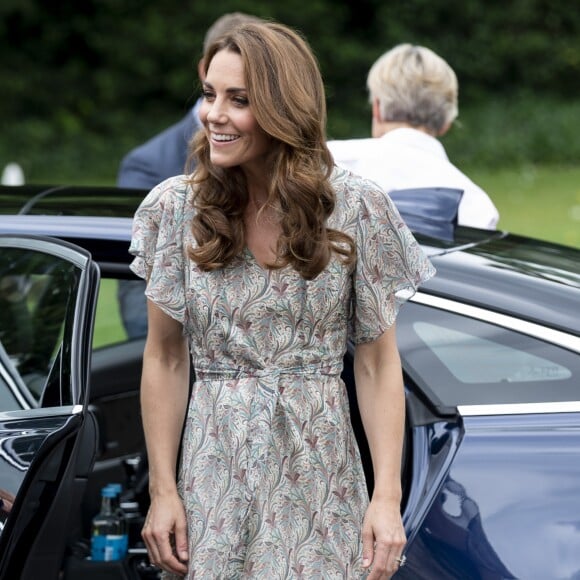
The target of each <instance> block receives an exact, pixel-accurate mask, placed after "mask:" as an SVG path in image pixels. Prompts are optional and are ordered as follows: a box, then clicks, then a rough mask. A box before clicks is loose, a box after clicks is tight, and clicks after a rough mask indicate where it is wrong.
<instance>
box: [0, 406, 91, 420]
mask: <svg viewBox="0 0 580 580" xmlns="http://www.w3.org/2000/svg"><path fill="white" fill-rule="evenodd" d="M82 412H83V406H82V405H63V406H62V407H38V408H36V409H25V410H22V411H0V421H9V420H13V419H38V418H41V417H60V416H70V415H80V414H81V413H82Z"/></svg>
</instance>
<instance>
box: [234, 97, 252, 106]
mask: <svg viewBox="0 0 580 580" xmlns="http://www.w3.org/2000/svg"><path fill="white" fill-rule="evenodd" d="M234 103H236V105H239V106H241V107H246V106H247V105H248V103H249V101H248V99H247V98H246V97H234Z"/></svg>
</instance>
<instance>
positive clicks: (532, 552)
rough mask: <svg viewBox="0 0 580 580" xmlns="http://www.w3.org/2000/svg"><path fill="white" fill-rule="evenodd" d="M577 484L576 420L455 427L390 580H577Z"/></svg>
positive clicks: (561, 417) (563, 416)
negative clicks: (439, 477)
mask: <svg viewBox="0 0 580 580" xmlns="http://www.w3.org/2000/svg"><path fill="white" fill-rule="evenodd" d="M579 481H580V420H579V415H578V414H570V413H553V414H540V415H535V414H531V415H513V416H503V417H502V418H501V420H498V418H497V417H494V416H481V417H468V418H464V435H463V440H462V442H461V445H460V447H459V449H458V451H457V453H456V455H455V457H454V459H453V463H452V465H451V466H450V469H449V471H448V473H447V475H446V477H445V479H444V481H443V485H442V486H441V488H440V490H439V493H438V495H437V497H436V498H435V501H434V502H433V504H432V506H431V508H430V510H429V511H428V513H427V514H426V516H425V518H424V520H423V522H422V524H421V527H420V529H419V530H418V532H417V534H416V537H415V538H414V539H413V540H412V541H411V542H410V545H409V547H408V550H407V557H408V562H409V563H408V565H407V566H406V567H405V568H404V569H403V570H401V572H399V573H398V574H397V578H409V579H410V578H413V579H423V578H425V579H426V578H437V579H440V580H446V579H449V580H451V579H458V578H522V579H523V578H525V579H526V580H544V579H547V578H553V579H557V578H577V577H578V575H579V574H580V550H579V549H578V546H580V493H579V489H578V482H579Z"/></svg>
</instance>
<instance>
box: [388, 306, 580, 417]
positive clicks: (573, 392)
mask: <svg viewBox="0 0 580 580" xmlns="http://www.w3.org/2000/svg"><path fill="white" fill-rule="evenodd" d="M397 338H398V342H399V349H400V351H401V357H402V359H403V366H404V368H405V371H406V373H407V375H408V377H409V378H410V379H411V380H413V381H414V382H415V383H416V385H417V386H418V388H419V389H420V390H422V391H423V392H424V393H425V394H426V395H427V396H428V398H430V399H431V400H432V401H433V403H434V404H435V405H437V406H443V407H455V406H457V405H478V404H498V403H542V402H552V401H554V402H556V401H576V400H578V392H577V391H578V384H579V383H580V357H578V355H577V354H575V353H573V352H570V351H568V350H566V349H564V348H561V347H559V346H556V345H553V344H551V343H548V342H545V341H543V340H540V339H538V338H534V337H530V336H527V335H524V334H521V333H519V332H516V331H513V330H511V329H509V328H503V327H500V326H496V325H494V324H490V323H487V322H483V321H480V320H475V319H472V318H469V317H467V316H462V315H460V314H455V313H452V312H447V311H444V310H439V309H437V308H432V307H429V306H424V305H420V304H416V303H412V302H411V303H409V304H407V305H405V307H404V308H403V309H402V310H401V313H400V315H399V317H398V319H397Z"/></svg>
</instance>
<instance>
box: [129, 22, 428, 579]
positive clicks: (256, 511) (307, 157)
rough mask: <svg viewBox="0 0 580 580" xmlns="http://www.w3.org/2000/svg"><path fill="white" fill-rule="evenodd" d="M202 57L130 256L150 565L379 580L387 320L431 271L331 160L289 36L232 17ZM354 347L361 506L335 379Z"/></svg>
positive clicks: (395, 546) (389, 535)
mask: <svg viewBox="0 0 580 580" xmlns="http://www.w3.org/2000/svg"><path fill="white" fill-rule="evenodd" d="M203 60H204V63H205V70H204V75H203V76H204V81H203V104H202V105H201V110H200V119H201V122H202V124H203V127H204V130H203V131H200V132H198V133H197V135H196V140H195V142H194V143H193V145H192V155H194V156H195V158H196V160H197V162H198V163H197V165H196V169H195V171H194V172H193V173H192V174H191V175H187V176H177V177H174V178H170V179H168V180H166V181H164V182H162V183H161V184H159V185H158V186H157V187H156V188H154V189H153V190H152V191H151V192H150V193H149V195H148V196H147V197H146V198H145V200H144V201H143V203H142V204H141V206H140V208H139V209H138V210H137V213H136V214H135V219H134V229H133V240H132V245H131V253H133V254H134V255H135V256H136V258H135V260H134V262H133V264H132V269H133V271H134V272H135V273H136V274H137V275H139V276H140V277H142V278H145V279H146V280H147V290H146V296H147V298H148V320H149V333H148V336H147V343H146V348H145V353H144V359H143V379H142V386H141V400H142V412H143V425H144V429H145V438H146V442H147V453H148V458H149V464H150V489H151V505H150V508H149V513H148V516H147V519H146V522H145V526H144V528H143V538H144V540H145V543H146V545H147V549H148V553H149V556H150V559H151V561H152V562H153V563H154V564H156V565H159V566H160V567H161V568H162V569H163V570H165V571H166V572H168V573H170V574H174V575H181V576H183V575H186V577H187V578H190V579H192V578H194V577H198V576H200V577H212V578H218V577H219V578H222V577H228V578H229V577H232V578H234V577H235V578H238V577H246V576H252V577H257V578H274V577H276V578H291V577H295V576H297V575H300V576H304V577H309V578H317V577H325V578H338V577H340V578H361V577H367V576H368V578H369V580H378V579H379V578H384V577H385V574H389V575H392V574H393V573H394V572H395V571H396V570H397V569H398V568H399V567H400V566H402V565H403V564H404V563H405V558H404V557H403V556H402V551H403V548H404V545H405V532H404V529H403V525H402V520H401V512H400V509H401V505H400V503H401V497H402V490H401V455H402V441H403V427H404V415H405V414H404V404H405V403H404V390H403V381H402V373H401V363H400V358H399V354H398V350H397V343H396V335H395V319H396V317H397V314H398V310H399V306H400V305H401V303H402V302H403V301H404V297H405V298H406V297H410V296H411V295H412V294H413V293H414V292H415V290H416V288H417V286H418V285H419V284H421V283H422V282H423V281H424V280H426V279H428V278H430V277H431V276H432V275H433V273H434V269H433V267H432V266H431V264H430V262H429V260H428V259H427V258H426V256H425V254H424V253H423V251H422V250H421V249H420V248H419V246H418V244H417V242H416V240H415V239H414V237H413V236H412V234H411V232H410V230H409V229H408V227H407V226H406V225H405V224H404V222H403V221H402V219H401V217H400V215H399V214H398V212H397V210H396V209H395V207H394V205H393V204H392V202H391V200H390V198H388V197H387V196H386V195H385V194H384V192H382V191H381V190H380V189H378V187H377V186H376V185H374V184H373V183H371V182H369V181H365V180H363V179H362V178H359V177H357V176H355V175H353V174H351V173H349V172H347V171H345V170H340V169H338V168H336V167H335V166H334V165H333V160H332V156H331V155H330V152H329V150H328V148H327V146H326V142H325V135H326V126H325V123H326V113H325V106H324V103H325V95H324V83H323V80H322V77H321V75H320V71H319V70H318V66H317V63H316V60H315V58H314V56H313V54H312V52H311V50H310V48H309V46H308V44H307V43H306V41H305V40H304V38H302V37H301V35H299V34H298V33H297V32H295V31H293V30H291V29H289V28H288V27H286V26H283V25H280V24H276V23H272V22H269V23H251V24H244V25H242V26H240V27H238V28H236V29H235V30H234V31H233V32H230V33H228V34H227V35H225V36H222V37H221V38H220V39H218V40H217V41H216V42H215V43H214V44H212V45H211V46H210V47H209V48H208V49H207V51H206V53H205V55H204V59H203ZM349 337H350V338H351V339H352V341H353V342H354V343H355V344H356V347H355V352H356V364H355V365H354V374H355V377H356V380H357V398H358V404H359V408H360V409H361V417H362V422H363V424H364V428H365V431H366V433H367V435H368V439H369V447H370V452H371V455H372V462H373V468H374V485H373V488H374V492H373V497H372V498H371V500H370V501H369V497H368V488H367V484H366V480H365V474H364V470H363V467H362V461H361V457H360V453H359V449H358V446H357V441H356V437H355V435H354V431H353V427H352V423H351V420H350V416H349V404H348V394H347V392H346V389H345V385H344V383H343V381H342V379H341V378H340V375H341V371H342V366H343V357H344V350H345V346H346V344H347V341H348V340H349ZM189 353H191V356H192V362H193V367H194V370H195V379H196V380H195V383H194V384H193V387H192V390H191V395H190V394H189V389H188V386H189V385H188V371H189V362H190V361H189ZM188 401H189V407H188V408H187V409H186V407H187V406H188ZM180 448H181V449H182V450H183V453H182V455H181V458H180V466H179V477H178V481H176V478H175V463H176V461H177V456H178V450H179V449H180ZM371 565H372V567H371Z"/></svg>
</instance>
